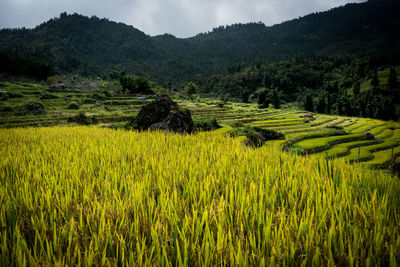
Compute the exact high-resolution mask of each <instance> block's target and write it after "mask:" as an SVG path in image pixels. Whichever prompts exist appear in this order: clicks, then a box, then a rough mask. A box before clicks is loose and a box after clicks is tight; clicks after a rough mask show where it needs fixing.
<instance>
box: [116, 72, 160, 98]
mask: <svg viewBox="0 0 400 267" xmlns="http://www.w3.org/2000/svg"><path fill="white" fill-rule="evenodd" d="M119 82H120V84H121V86H122V89H123V90H124V92H125V93H126V92H129V93H131V94H138V93H147V92H150V91H151V90H150V88H151V87H152V83H151V82H150V81H149V80H148V79H147V78H145V77H141V76H133V75H132V76H121V77H120V78H119Z"/></svg>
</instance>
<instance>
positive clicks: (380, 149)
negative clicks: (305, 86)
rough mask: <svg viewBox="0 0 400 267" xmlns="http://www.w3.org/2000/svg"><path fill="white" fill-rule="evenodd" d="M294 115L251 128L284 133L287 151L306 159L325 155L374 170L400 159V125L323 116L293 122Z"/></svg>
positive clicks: (255, 123) (257, 123) (366, 119)
mask: <svg viewBox="0 0 400 267" xmlns="http://www.w3.org/2000/svg"><path fill="white" fill-rule="evenodd" d="M291 115H292V116H291V118H290V119H285V120H280V121H279V120H270V121H268V120H263V121H255V122H253V123H252V125H259V126H261V127H264V128H267V129H272V130H276V131H279V132H282V133H283V134H285V137H286V142H285V143H284V144H283V145H284V147H285V148H287V149H288V150H295V151H297V152H300V153H302V154H305V155H310V154H324V155H326V156H327V157H328V158H344V159H346V160H347V161H349V162H351V163H359V162H360V163H362V164H365V165H367V166H372V167H385V166H387V165H388V164H390V163H391V162H392V161H393V160H395V159H396V158H397V157H398V156H400V123H397V122H387V121H381V120H375V119H368V118H349V117H340V116H328V115H320V114H314V118H315V120H313V121H310V122H307V121H304V119H302V118H297V119H295V118H293V116H296V115H297V116H298V114H297V113H296V114H291ZM367 133H368V135H367ZM369 134H371V135H372V136H373V137H371V135H369Z"/></svg>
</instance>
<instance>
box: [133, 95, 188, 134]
mask: <svg viewBox="0 0 400 267" xmlns="http://www.w3.org/2000/svg"><path fill="white" fill-rule="evenodd" d="M132 124H133V125H134V126H135V127H136V128H137V129H140V130H147V129H150V130H155V129H160V130H164V131H171V132H177V133H192V132H193V131H194V123H193V120H192V116H191V115H190V110H188V109H184V110H183V109H180V108H179V106H178V104H177V103H176V102H174V101H172V99H171V98H170V97H169V96H167V95H162V96H158V97H157V98H156V99H155V100H154V101H152V102H150V103H148V104H146V105H144V106H143V107H142V109H141V110H140V112H139V114H138V115H137V116H136V118H135V119H134V120H133V121H132Z"/></svg>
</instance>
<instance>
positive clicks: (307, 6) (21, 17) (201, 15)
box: [0, 0, 364, 37]
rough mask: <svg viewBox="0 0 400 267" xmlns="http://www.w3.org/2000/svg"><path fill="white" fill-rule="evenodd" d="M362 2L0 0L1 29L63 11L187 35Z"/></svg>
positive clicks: (37, 21)
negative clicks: (223, 26) (224, 26)
mask: <svg viewBox="0 0 400 267" xmlns="http://www.w3.org/2000/svg"><path fill="white" fill-rule="evenodd" d="M350 2H364V1H363V0H0V28H16V27H27V28H33V27H35V26H37V25H39V24H40V23H42V22H44V21H47V20H49V19H50V18H53V17H58V16H59V14H60V13H61V12H63V11H67V12H68V13H74V12H76V13H79V14H83V15H87V16H92V15H96V16H98V17H100V18H108V19H110V20H113V21H117V22H123V23H126V24H129V25H132V26H134V27H135V28H138V29H139V30H141V31H143V32H145V33H147V34H150V35H157V34H163V33H170V34H173V35H175V36H177V37H190V36H194V35H196V34H198V33H201V32H207V31H210V30H212V28H214V27H218V26H221V25H230V24H234V23H246V22H258V21H262V22H263V23H265V25H267V26H269V25H273V24H277V23H280V22H282V21H285V20H290V19H293V18H298V17H300V16H304V15H307V14H309V13H312V12H317V11H325V10H328V9H330V8H333V7H336V6H341V5H344V4H346V3H350Z"/></svg>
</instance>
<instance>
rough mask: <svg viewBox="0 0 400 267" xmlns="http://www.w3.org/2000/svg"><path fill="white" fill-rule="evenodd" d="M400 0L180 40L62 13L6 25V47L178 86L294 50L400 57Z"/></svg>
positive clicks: (95, 71)
mask: <svg viewBox="0 0 400 267" xmlns="http://www.w3.org/2000/svg"><path fill="white" fill-rule="evenodd" d="M399 11H400V3H399V1H396V0H379V1H368V2H366V3H361V4H348V5H346V6H344V7H339V8H335V9H332V10H330V11H327V12H321V13H317V14H311V15H308V16H305V17H302V18H299V19H294V20H291V21H288V22H284V23H282V24H279V25H274V26H271V27H266V26H265V25H264V24H262V23H250V24H235V25H231V26H226V27H225V26H221V27H219V28H215V29H213V30H212V31H211V32H208V33H202V34H198V35H197V36H195V37H192V38H186V39H180V38H176V37H174V36H172V35H169V34H165V35H160V36H155V37H151V36H149V35H146V34H145V33H143V32H141V31H140V30H138V29H135V28H134V27H132V26H128V25H125V24H123V23H116V22H112V21H109V20H107V19H99V18H97V17H91V18H88V17H84V16H81V15H78V14H69V15H68V14H66V13H62V14H61V15H60V16H59V17H57V18H54V19H51V20H49V21H47V22H45V23H43V24H41V25H39V26H37V27H36V28H34V29H3V30H1V31H0V51H3V52H5V53H7V54H8V55H15V56H18V57H22V58H25V59H29V60H40V61H43V62H44V63H50V64H52V65H53V66H54V67H55V69H56V70H58V71H59V72H61V73H74V74H75V73H76V74H80V75H90V76H97V75H100V76H102V77H108V75H109V74H110V73H112V72H113V71H116V72H123V71H124V72H126V73H132V74H137V75H145V76H148V77H149V78H151V79H153V80H156V81H158V82H163V81H170V82H172V83H175V84H177V83H179V82H182V81H187V80H192V79H195V78H199V77H204V76H208V75H210V74H215V73H226V72H227V70H228V69H229V68H232V65H236V64H238V63H241V62H244V63H246V64H248V65H249V64H254V63H257V62H273V61H279V60H285V59H288V58H290V57H292V56H295V55H304V56H311V55H315V54H329V55H332V54H334V55H343V54H349V53H351V54H353V55H354V54H357V55H366V54H372V55H379V56H384V57H387V58H391V59H393V60H394V61H397V60H398V58H399V54H400V25H399V24H400V23H399V19H398V17H397V14H398V13H399Z"/></svg>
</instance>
